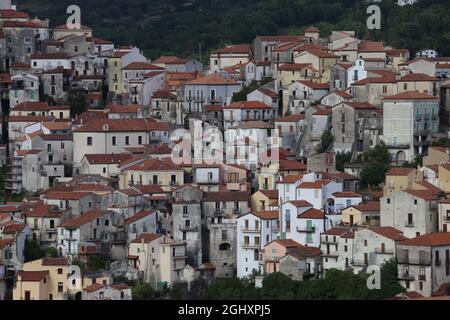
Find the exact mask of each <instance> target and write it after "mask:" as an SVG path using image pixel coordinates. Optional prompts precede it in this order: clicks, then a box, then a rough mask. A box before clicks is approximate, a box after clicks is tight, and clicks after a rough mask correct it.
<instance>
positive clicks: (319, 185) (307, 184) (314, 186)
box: [297, 180, 331, 189]
mask: <svg viewBox="0 0 450 320" xmlns="http://www.w3.org/2000/svg"><path fill="white" fill-rule="evenodd" d="M330 182H331V180H317V181H314V182H309V181H305V182H302V183H300V184H299V186H298V187H297V189H320V188H322V186H324V185H327V184H329V183H330Z"/></svg>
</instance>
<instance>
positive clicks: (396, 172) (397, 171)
mask: <svg viewBox="0 0 450 320" xmlns="http://www.w3.org/2000/svg"><path fill="white" fill-rule="evenodd" d="M415 170H416V169H414V168H400V167H399V168H392V169H390V170H389V171H388V172H387V173H386V176H407V175H408V174H410V173H411V172H413V171H415Z"/></svg>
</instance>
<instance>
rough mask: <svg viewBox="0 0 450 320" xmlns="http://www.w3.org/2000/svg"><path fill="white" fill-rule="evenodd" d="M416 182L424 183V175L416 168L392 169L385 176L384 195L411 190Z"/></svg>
mask: <svg viewBox="0 0 450 320" xmlns="http://www.w3.org/2000/svg"><path fill="white" fill-rule="evenodd" d="M415 181H422V173H421V172H420V171H418V170H416V169H414V168H392V169H391V170H389V171H388V172H387V173H386V175H385V184H384V195H388V194H390V193H391V192H393V191H400V190H406V189H410V188H411V187H412V186H413V183H414V182H415Z"/></svg>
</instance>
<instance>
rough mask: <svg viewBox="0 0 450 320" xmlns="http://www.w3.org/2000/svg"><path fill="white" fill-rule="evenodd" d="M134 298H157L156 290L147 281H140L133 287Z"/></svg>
mask: <svg viewBox="0 0 450 320" xmlns="http://www.w3.org/2000/svg"><path fill="white" fill-rule="evenodd" d="M131 292H132V295H133V300H152V299H154V298H155V290H153V288H152V287H151V286H150V285H149V284H147V283H142V282H140V283H138V284H137V285H135V286H134V287H132V288H131Z"/></svg>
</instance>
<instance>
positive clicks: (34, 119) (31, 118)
mask: <svg viewBox="0 0 450 320" xmlns="http://www.w3.org/2000/svg"><path fill="white" fill-rule="evenodd" d="M48 120H49V118H47V117H45V116H9V119H8V121H9V122H34V123H35V122H41V121H48Z"/></svg>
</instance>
